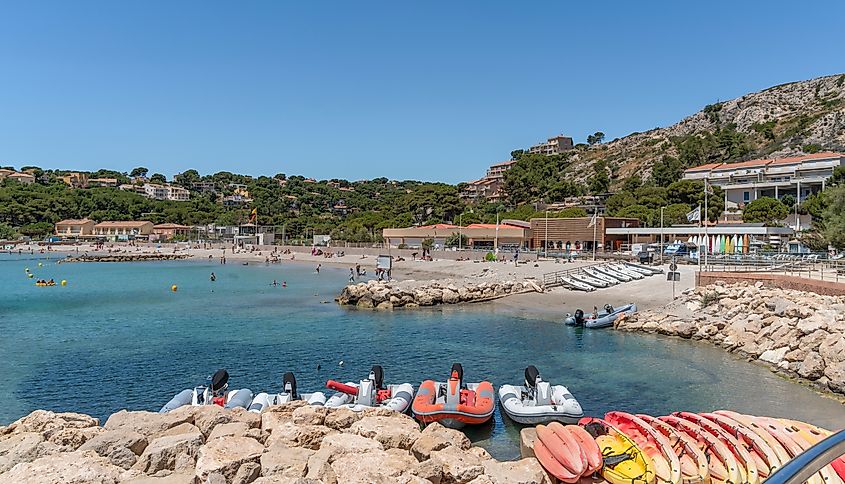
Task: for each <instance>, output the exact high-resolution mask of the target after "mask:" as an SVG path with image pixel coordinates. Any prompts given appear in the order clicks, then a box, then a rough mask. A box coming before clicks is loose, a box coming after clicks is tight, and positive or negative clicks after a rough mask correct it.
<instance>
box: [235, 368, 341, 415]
mask: <svg viewBox="0 0 845 484" xmlns="http://www.w3.org/2000/svg"><path fill="white" fill-rule="evenodd" d="M294 400H305V401H306V402H308V403H309V404H310V405H318V406H319V405H325V404H326V395H325V394H324V393H323V392H315V393H303V394H301V395H300V394H299V393H297V392H296V377H294V376H293V373H292V372H290V371H289V372H287V373H285V374H284V376H282V392H281V393H272V394H271V393H264V392H262V393H259V394H258V395H256V396H255V398H253V399H252V403H251V404H250V406H249V411H250V412H258V413H261V412H262V411H264V410H265V409H267V408H268V407H270V406H272V405H281V404H283V403H288V402H292V401H294Z"/></svg>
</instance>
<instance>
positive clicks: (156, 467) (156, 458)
mask: <svg viewBox="0 0 845 484" xmlns="http://www.w3.org/2000/svg"><path fill="white" fill-rule="evenodd" d="M203 442H204V439H203V436H202V434H201V433H200V432H199V431H198V430H197V431H194V432H188V433H180V434H176V435H165V436H163V437H158V438H156V439H154V440H153V441H151V442H150V443H149V445H147V448H146V449H144V452H143V453H142V454H141V455H140V457H138V461H137V462H136V463H135V465H134V466H132V468H133V469H136V470H139V471H141V472H144V473H146V474H155V473H156V472H159V471H162V470H171V471H172V470H176V471H180V470H189V469H193V468H194V465H195V463H196V456H197V453H198V452H199V449H200V447H201V446H202V444H203Z"/></svg>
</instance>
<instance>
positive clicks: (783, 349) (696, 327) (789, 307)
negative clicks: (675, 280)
mask: <svg viewBox="0 0 845 484" xmlns="http://www.w3.org/2000/svg"><path fill="white" fill-rule="evenodd" d="M617 329H620V330H623V331H641V332H646V333H658V334H663V335H669V336H677V337H680V338H686V339H695V340H704V341H709V342H711V343H713V344H715V345H717V346H720V347H722V348H724V349H726V350H727V351H729V352H731V353H736V354H739V355H742V356H745V357H747V358H748V359H749V360H751V361H756V362H759V363H762V364H765V365H766V366H768V367H769V368H771V369H772V371H774V372H776V373H779V374H782V375H785V376H788V377H791V378H797V379H800V380H802V381H804V382H806V383H809V384H810V385H811V386H813V387H815V388H816V389H818V390H821V391H826V392H832V393H835V394H837V395H839V396H842V395H845V336H843V335H845V297H843V296H822V295H819V294H815V293H811V292H802V291H796V290H791V289H777V288H768V287H764V285H763V283H762V282H756V283H753V284H752V283H747V282H743V283H737V284H730V285H721V284H714V285H709V286H705V287H698V288H695V289H693V290H688V291H686V292H684V293H683V294H682V295H681V297H680V298H679V299H678V300H676V301H675V302H674V303H672V304H669V305H667V306H665V307H662V308H657V309H654V310H650V311H644V312H641V313H638V314H636V315H634V316H633V317H631V318H628V319H624V320H622V321H621V322H619V323H618V324H617Z"/></svg>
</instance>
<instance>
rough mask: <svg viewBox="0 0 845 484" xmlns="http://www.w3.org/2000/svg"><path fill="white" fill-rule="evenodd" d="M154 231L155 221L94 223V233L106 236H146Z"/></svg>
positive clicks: (115, 237)
mask: <svg viewBox="0 0 845 484" xmlns="http://www.w3.org/2000/svg"><path fill="white" fill-rule="evenodd" d="M152 232H153V223H152V222H147V221H144V220H141V221H103V222H100V223H98V224H96V225H94V230H93V235H94V236H96V237H106V238H113V239H117V238H137V237H141V238H145V237H149V235H150V234H151V233H152Z"/></svg>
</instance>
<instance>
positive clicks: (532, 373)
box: [525, 365, 540, 390]
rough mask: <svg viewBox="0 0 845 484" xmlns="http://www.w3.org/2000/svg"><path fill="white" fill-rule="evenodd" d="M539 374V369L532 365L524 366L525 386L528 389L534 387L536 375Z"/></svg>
mask: <svg viewBox="0 0 845 484" xmlns="http://www.w3.org/2000/svg"><path fill="white" fill-rule="evenodd" d="M539 376H540V370H538V369H537V367H536V366H534V365H528V367H526V368H525V387H526V388H528V389H529V390H531V389H533V388H534V385H535V384H536V383H537V377H539Z"/></svg>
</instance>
